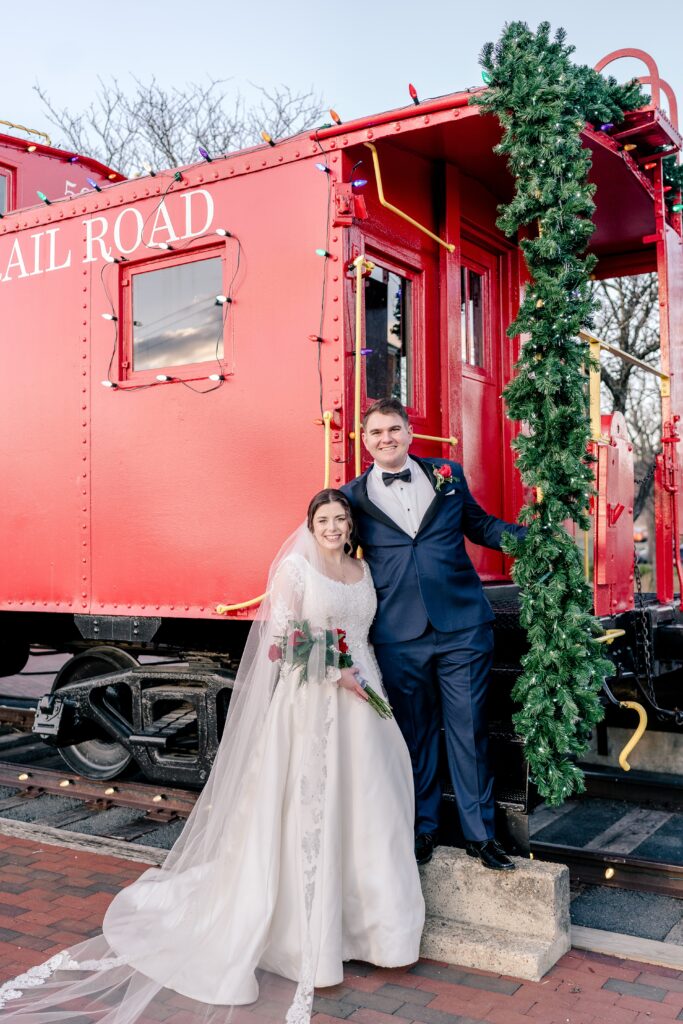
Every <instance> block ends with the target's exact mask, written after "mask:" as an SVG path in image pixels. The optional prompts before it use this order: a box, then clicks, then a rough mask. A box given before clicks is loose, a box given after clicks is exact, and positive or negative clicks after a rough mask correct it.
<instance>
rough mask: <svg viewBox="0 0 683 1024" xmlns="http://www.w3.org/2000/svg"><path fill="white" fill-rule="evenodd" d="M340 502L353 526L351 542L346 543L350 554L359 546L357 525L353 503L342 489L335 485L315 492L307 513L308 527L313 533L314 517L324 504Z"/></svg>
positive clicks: (350, 536)
mask: <svg viewBox="0 0 683 1024" xmlns="http://www.w3.org/2000/svg"><path fill="white" fill-rule="evenodd" d="M334 501H336V502H338V503H339V504H340V505H341V507H342V508H343V509H344V511H345V512H346V518H347V519H348V521H349V525H350V527H351V533H350V535H349V542H348V544H347V545H346V550H347V553H348V554H352V553H353V552H354V551H355V550H356V548H357V547H358V540H357V538H356V525H355V523H354V521H353V512H352V511H351V505H350V503H349V499H348V498H347V497H346V495H345V494H344V493H343V492H342V491H338V490H337V489H336V488H335V487H326V488H325V490H323V491H318V493H317V494H314V495H313V497H312V498H311V500H310V503H309V505H308V512H307V513H306V525H307V526H308V529H309V530H310V531H311V533H313V519H314V518H315V514H316V512H317V511H318V509H319V508H322V506H323V505H331V504H332V502H334Z"/></svg>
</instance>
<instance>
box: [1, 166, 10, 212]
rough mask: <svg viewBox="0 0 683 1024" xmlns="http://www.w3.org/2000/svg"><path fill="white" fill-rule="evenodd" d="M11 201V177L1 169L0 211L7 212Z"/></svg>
mask: <svg viewBox="0 0 683 1024" xmlns="http://www.w3.org/2000/svg"><path fill="white" fill-rule="evenodd" d="M8 203H9V177H8V176H7V174H4V173H3V172H2V171H1V170H0V213H7V206H8Z"/></svg>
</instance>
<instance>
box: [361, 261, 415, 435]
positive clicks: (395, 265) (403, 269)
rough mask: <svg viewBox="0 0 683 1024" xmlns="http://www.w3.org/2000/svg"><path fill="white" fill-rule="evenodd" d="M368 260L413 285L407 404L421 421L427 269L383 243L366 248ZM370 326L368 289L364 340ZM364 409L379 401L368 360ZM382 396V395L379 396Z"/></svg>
mask: <svg viewBox="0 0 683 1024" xmlns="http://www.w3.org/2000/svg"><path fill="white" fill-rule="evenodd" d="M365 252H366V256H367V258H368V260H369V261H370V262H371V263H374V264H375V266H377V267H381V269H382V270H388V271H389V272H390V273H392V274H397V275H398V276H399V277H402V278H405V280H407V281H409V282H410V291H411V310H410V313H411V342H412V375H413V382H412V384H413V388H412V391H413V394H412V402H411V404H410V405H406V409H407V411H408V415H409V416H410V417H411V419H416V420H420V419H423V418H424V417H425V416H426V409H425V405H426V400H425V383H424V382H425V268H424V267H423V266H421V265H420V263H419V262H417V261H416V262H412V261H409V260H407V259H405V258H403V254H401V255H398V254H396V253H394V252H393V251H392V248H391V247H390V246H384V245H382V244H381V243H379V244H375V243H370V242H369V241H368V243H367V244H366V247H365ZM366 323H367V319H366V310H365V289H364V290H363V337H364V338H365V326H366ZM362 394H363V407H364V408H367V407H368V406H369V405H370V404H371V403H372V402H375V401H377V398H376V397H375V396H373V395H369V394H368V381H367V373H366V361H365V359H363V368H362ZM380 397H382V396H380Z"/></svg>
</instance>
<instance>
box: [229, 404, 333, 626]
mask: <svg viewBox="0 0 683 1024" xmlns="http://www.w3.org/2000/svg"><path fill="white" fill-rule="evenodd" d="M316 422H317V423H320V422H321V421H320V420H316ZM322 425H323V427H324V433H325V439H324V442H323V445H324V452H325V469H324V477H323V479H324V481H325V482H324V484H323V486H324V487H326V488H327V487H329V486H330V452H331V448H332V413H331V412H330V411H329V409H327V410H325V412H324V413H323V418H322ZM267 593H268V591H266V593H265V594H259V596H258V597H252V598H251V600H250V601H240V602H239V604H217V605H216V612H217V613H218V615H227V613H228V612H237V611H240V610H241V609H242V608H253V607H254V605H257V604H260V603H261V601H263V599H264V597H266V595H267Z"/></svg>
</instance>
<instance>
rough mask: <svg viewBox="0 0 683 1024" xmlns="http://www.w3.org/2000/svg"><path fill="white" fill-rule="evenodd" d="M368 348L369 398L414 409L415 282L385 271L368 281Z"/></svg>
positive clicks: (378, 270)
mask: <svg viewBox="0 0 683 1024" xmlns="http://www.w3.org/2000/svg"><path fill="white" fill-rule="evenodd" d="M365 345H366V349H367V350H368V351H367V353H366V360H365V375H366V388H367V395H368V398H372V399H377V398H398V399H400V400H401V402H403V404H404V405H407V406H412V405H414V399H413V324H412V282H411V281H410V279H409V278H407V277H402V276H401V274H397V273H395V272H394V271H393V270H387V269H386V268H385V267H380V266H375V268H374V270H373V271H372V273H371V274H370V276H369V277H367V278H366V279H365Z"/></svg>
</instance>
